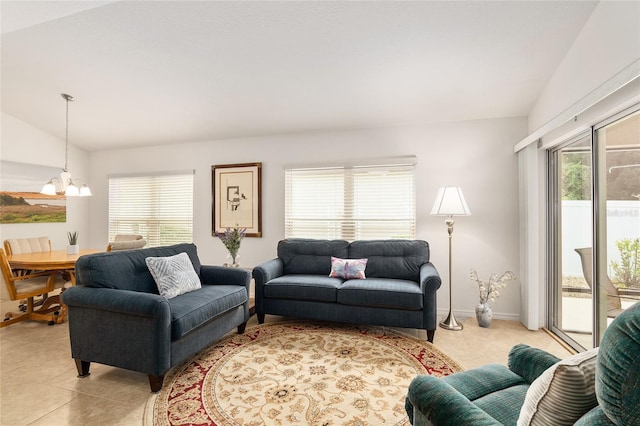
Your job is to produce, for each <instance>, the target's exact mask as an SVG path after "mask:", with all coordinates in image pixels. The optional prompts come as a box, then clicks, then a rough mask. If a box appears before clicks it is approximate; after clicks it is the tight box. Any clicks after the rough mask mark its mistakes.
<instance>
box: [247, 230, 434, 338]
mask: <svg viewBox="0 0 640 426" xmlns="http://www.w3.org/2000/svg"><path fill="white" fill-rule="evenodd" d="M277 254H278V257H277V258H275V259H271V260H269V261H267V262H265V263H263V264H261V265H259V266H257V267H255V268H254V269H253V277H254V279H255V296H256V313H257V315H258V322H260V323H263V322H264V320H265V314H272V315H282V316H289V317H297V318H309V319H317V320H326V321H338V322H346V323H356V324H367V325H383V326H389V327H405V328H419V329H424V330H426V332H427V339H428V340H429V341H430V342H433V338H434V333H435V330H436V326H437V324H438V320H437V309H436V291H437V290H438V288H439V287H440V284H441V280H440V276H439V275H438V271H437V270H436V268H435V267H434V266H433V265H432V264H431V263H430V262H429V244H428V243H427V242H426V241H421V240H370V241H364V240H363V241H354V242H351V243H349V242H348V241H344V240H316V239H286V240H282V241H280V242H279V243H278V248H277ZM332 257H337V258H341V259H367V265H366V270H365V276H366V278H365V279H352V280H345V279H341V278H334V277H330V276H329V273H330V271H331V258H332Z"/></svg>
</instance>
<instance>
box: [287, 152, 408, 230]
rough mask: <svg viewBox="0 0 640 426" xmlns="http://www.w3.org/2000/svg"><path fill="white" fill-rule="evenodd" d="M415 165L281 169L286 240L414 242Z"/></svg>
mask: <svg viewBox="0 0 640 426" xmlns="http://www.w3.org/2000/svg"><path fill="white" fill-rule="evenodd" d="M415 223H416V213H415V165H414V164H390V165H374V166H367V165H357V166H342V167H326V168H322V167H315V168H296V169H287V170H285V237H286V238H326V239H345V240H348V241H353V240H367V239H369V240H370V239H413V238H415Z"/></svg>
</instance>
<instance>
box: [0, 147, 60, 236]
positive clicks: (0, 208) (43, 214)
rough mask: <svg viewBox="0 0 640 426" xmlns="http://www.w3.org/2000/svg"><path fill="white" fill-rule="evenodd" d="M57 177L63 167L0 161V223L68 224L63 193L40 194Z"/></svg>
mask: <svg viewBox="0 0 640 426" xmlns="http://www.w3.org/2000/svg"><path fill="white" fill-rule="evenodd" d="M56 175H60V168H55V167H46V166H38V165H34V164H25V163H16V162H12V161H4V160H3V161H0V223H2V224H8V223H45V222H66V221H67V198H66V197H65V196H64V194H60V195H43V194H41V193H40V190H41V189H42V186H43V185H44V184H45V183H46V182H47V181H48V180H49V179H51V176H56Z"/></svg>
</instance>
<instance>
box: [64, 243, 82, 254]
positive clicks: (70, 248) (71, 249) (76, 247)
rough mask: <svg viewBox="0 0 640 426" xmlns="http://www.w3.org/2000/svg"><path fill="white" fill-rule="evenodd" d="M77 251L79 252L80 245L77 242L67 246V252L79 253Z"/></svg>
mask: <svg viewBox="0 0 640 426" xmlns="http://www.w3.org/2000/svg"><path fill="white" fill-rule="evenodd" d="M79 253H80V246H79V245H78V244H74V245H72V246H67V254H79Z"/></svg>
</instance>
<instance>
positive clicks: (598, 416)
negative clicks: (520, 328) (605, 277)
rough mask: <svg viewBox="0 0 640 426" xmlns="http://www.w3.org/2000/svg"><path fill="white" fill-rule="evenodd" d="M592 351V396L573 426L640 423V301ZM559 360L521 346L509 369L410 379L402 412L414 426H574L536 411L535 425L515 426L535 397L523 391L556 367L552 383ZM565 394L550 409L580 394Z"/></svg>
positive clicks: (491, 367)
mask: <svg viewBox="0 0 640 426" xmlns="http://www.w3.org/2000/svg"><path fill="white" fill-rule="evenodd" d="M596 351H597V356H595V357H592V358H593V360H594V361H592V366H593V367H592V373H593V372H594V374H592V375H591V376H586V375H585V380H591V384H592V386H591V389H592V392H594V393H595V395H592V396H591V398H592V399H591V401H592V402H591V403H590V406H588V407H586V408H585V409H584V411H583V412H580V414H578V415H577V417H576V419H575V425H578V426H587V425H589V426H593V425H640V398H639V395H640V303H636V304H635V305H633V306H632V307H630V308H629V309H627V310H626V311H624V312H623V313H622V314H621V315H619V316H618V317H617V318H616V319H615V320H614V321H613V323H612V324H611V325H610V326H609V328H607V330H606V331H605V333H604V336H603V338H602V342H601V344H600V347H599V348H598V349H597V350H596ZM596 351H594V352H596ZM579 356H580V354H579V355H576V356H575V357H579ZM575 357H572V358H575ZM558 361H560V360H559V359H558V358H556V357H555V356H553V355H551V354H548V353H546V352H544V351H542V350H539V349H534V348H531V347H529V346H526V345H522V344H519V345H516V346H514V347H513V348H512V349H511V351H510V353H509V357H508V366H509V367H508V368H507V367H505V366H502V365H499V364H491V365H487V366H483V367H480V368H476V369H473V370H468V371H464V372H461V373H456V374H453V375H451V376H447V377H444V378H436V377H432V376H418V377H416V378H414V379H413V381H412V382H411V384H410V386H409V392H408V395H407V397H406V401H405V408H406V410H407V414H408V416H409V419H410V421H411V424H412V425H451V426H458V425H474V426H483V425H516V424H518V425H519V426H520V425H521V424H554V426H555V425H559V424H573V423H574V422H573V421H571V422H570V423H561V422H559V421H557V422H556V421H553V422H549V420H548V418H547V420H544V421H540V420H539V418H540V417H541V416H542V415H543V414H544V415H546V413H538V414H539V416H538V421H537V422H536V421H533V422H532V423H523V422H520V423H518V417H519V416H520V412H521V409H522V407H523V405H525V406H529V407H530V406H531V401H530V400H527V401H525V398H529V399H531V398H532V394H534V393H535V392H529V395H528V394H527V391H528V390H529V389H530V387H532V388H534V387H535V388H537V389H540V386H538V385H539V384H540V380H542V379H543V378H540V379H539V380H538V382H536V384H534V385H533V386H532V383H533V382H534V381H535V380H536V379H538V378H539V377H540V376H541V375H543V373H544V372H545V371H546V370H547V369H549V368H554V370H553V371H554V373H552V374H551V375H549V374H546V375H544V376H545V377H549V376H550V377H553V380H556V377H557V371H558V367H557V364H556V363H557V362H558ZM563 362H564V361H563ZM594 376H595V378H594ZM545 389H547V388H545ZM566 392H568V393H569V394H568V395H565V396H564V397H563V398H561V402H558V403H553V404H552V405H551V407H552V408H555V409H559V410H566V408H567V407H568V406H569V404H570V403H571V401H572V400H574V399H575V398H576V397H578V396H579V395H576V394H575V393H573V392H574V388H571V387H569V388H568V389H566ZM547 395H548V396H549V400H552V398H554V397H555V396H554V395H552V392H551V391H547ZM556 395H557V394H556ZM542 406H543V405H542V404H540V403H538V405H537V406H536V408H537V409H538V410H542V409H544V408H542Z"/></svg>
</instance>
